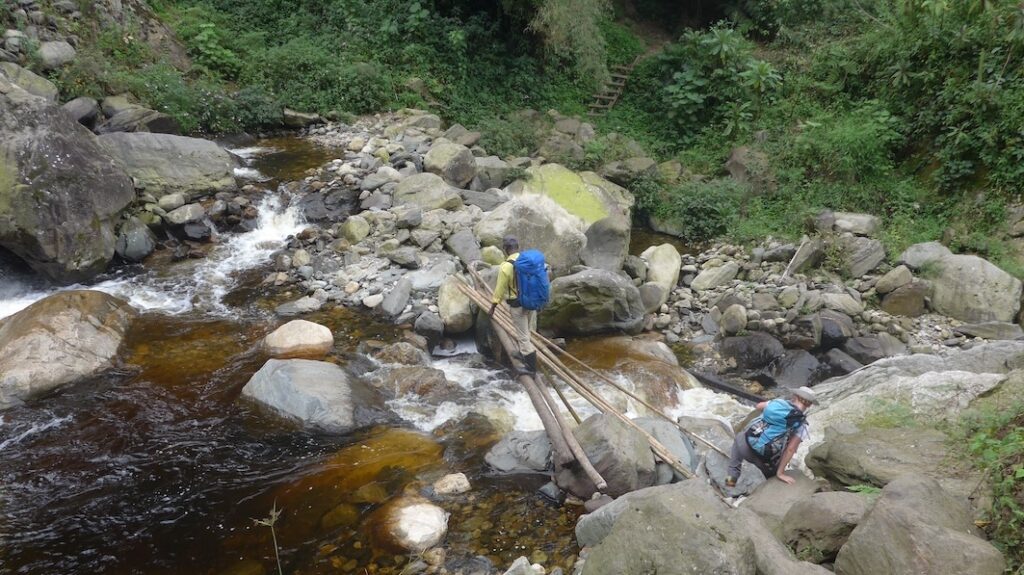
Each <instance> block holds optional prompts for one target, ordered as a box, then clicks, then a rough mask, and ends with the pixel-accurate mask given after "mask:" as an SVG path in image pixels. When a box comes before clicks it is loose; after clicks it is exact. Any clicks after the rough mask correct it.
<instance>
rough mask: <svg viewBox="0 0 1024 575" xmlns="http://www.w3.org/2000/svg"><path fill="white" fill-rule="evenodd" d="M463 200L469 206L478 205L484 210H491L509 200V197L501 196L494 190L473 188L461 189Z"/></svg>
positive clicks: (460, 193)
mask: <svg viewBox="0 0 1024 575" xmlns="http://www.w3.org/2000/svg"><path fill="white" fill-rule="evenodd" d="M459 195H461V196H462V201H463V202H465V204H466V205H468V206H476V207H478V208H480V211H482V212H491V211H494V209H495V208H497V207H498V206H500V205H501V204H504V203H505V202H507V201H508V199H507V198H505V197H502V196H499V195H498V194H497V193H496V192H495V191H494V190H487V191H485V192H474V191H472V190H459Z"/></svg>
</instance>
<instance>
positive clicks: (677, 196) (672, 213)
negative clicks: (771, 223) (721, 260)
mask: <svg viewBox="0 0 1024 575" xmlns="http://www.w3.org/2000/svg"><path fill="white" fill-rule="evenodd" d="M631 189H632V190H633V191H634V193H636V194H637V195H638V204H639V205H640V206H643V207H641V208H640V209H641V210H643V211H645V212H647V213H651V214H653V215H656V216H658V217H660V218H663V219H665V220H667V221H669V222H671V223H673V224H676V225H678V227H679V229H680V231H681V235H680V237H681V238H682V239H683V240H684V241H686V242H691V243H700V242H705V241H708V240H711V239H714V238H718V237H721V236H724V235H726V234H727V233H728V232H729V231H730V229H731V228H732V227H733V225H734V224H735V222H736V220H737V219H738V218H739V215H740V209H741V205H742V202H743V198H744V197H745V196H746V193H747V190H746V189H745V188H744V187H743V186H740V185H739V184H737V183H736V182H734V181H733V180H729V179H719V180H711V181H707V182H700V181H689V182H685V183H683V184H680V185H677V186H675V187H665V186H659V185H657V184H656V183H654V182H652V181H650V180H648V181H642V182H639V183H634V185H633V186H632V187H631Z"/></svg>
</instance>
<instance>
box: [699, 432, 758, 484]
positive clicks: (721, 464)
mask: <svg viewBox="0 0 1024 575" xmlns="http://www.w3.org/2000/svg"><path fill="white" fill-rule="evenodd" d="M729 431H730V432H731V431H732V430H731V429H730V430H729ZM719 447H721V448H722V449H724V450H725V452H726V453H729V452H730V451H731V449H732V438H731V437H730V438H729V440H728V441H727V442H725V445H720V446H719ZM704 457H705V459H704V471H705V473H706V475H707V477H708V479H710V480H711V482H712V483H714V484H715V486H717V487H718V488H719V489H720V490H722V492H723V493H725V494H726V495H727V496H729V497H739V496H740V495H746V494H748V493H751V492H752V491H754V489H756V488H757V486H758V485H761V484H762V483H764V482H765V477H764V474H763V473H761V470H760V469H758V468H757V467H756V466H755V465H754V464H753V463H750V462H749V461H744V462H743V465H742V466H741V467H740V477H739V480H738V481H737V482H736V485H734V486H732V487H729V486H727V485H726V484H725V479H726V476H728V475H729V458H728V457H725V456H723V455H721V454H720V453H718V452H717V451H709V452H708V453H707V454H705V456H704Z"/></svg>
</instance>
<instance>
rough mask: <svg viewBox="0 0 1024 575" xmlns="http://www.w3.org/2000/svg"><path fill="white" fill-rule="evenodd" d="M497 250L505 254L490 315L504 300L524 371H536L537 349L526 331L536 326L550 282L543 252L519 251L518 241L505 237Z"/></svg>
mask: <svg viewBox="0 0 1024 575" xmlns="http://www.w3.org/2000/svg"><path fill="white" fill-rule="evenodd" d="M501 249H502V250H503V251H504V252H505V254H506V255H507V258H506V259H505V261H504V262H502V263H501V266H500V267H499V268H498V285H497V286H495V288H494V299H492V300H491V310H490V315H492V316H493V315H494V310H495V308H497V307H498V304H500V303H501V302H503V301H505V300H506V299H507V300H508V305H509V307H510V308H511V310H512V323H513V324H514V325H515V328H516V342H517V344H518V346H519V354H520V356H521V357H522V361H523V364H524V365H525V368H526V373H528V374H533V373H537V349H536V348H535V347H533V343H532V342H531V341H530V332H531V331H533V330H534V329H536V328H537V310H539V309H541V308H542V307H544V306H545V305H546V304H547V303H548V297H549V292H550V284H549V283H548V270H547V264H546V263H545V262H544V254H542V253H540V252H539V251H537V250H527V251H525V252H523V253H522V254H520V253H519V240H517V239H516V238H514V237H511V236H510V237H506V238H504V239H503V240H502V243H501Z"/></svg>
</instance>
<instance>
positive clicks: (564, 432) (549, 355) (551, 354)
mask: <svg viewBox="0 0 1024 575" xmlns="http://www.w3.org/2000/svg"><path fill="white" fill-rule="evenodd" d="M470 274H471V276H472V278H473V283H472V284H471V283H470V282H469V281H467V280H465V279H463V281H462V282H460V283H459V284H458V285H459V290H460V291H461V292H462V293H463V294H464V295H465V296H466V297H468V298H469V300H470V301H471V302H473V303H474V304H476V305H477V306H478V307H479V308H480V309H487V308H489V307H490V305H491V297H492V294H493V292H492V290H491V288H490V287H489V286H488V285H487V283H486V282H485V281H484V279H483V278H482V277H481V276H480V274H479V273H478V272H477V271H476V270H475V269H471V270H470ZM474 284H475V285H474ZM491 325H492V327H493V329H494V331H495V334H496V335H497V337H498V340H499V341H500V343H501V346H502V348H503V349H504V350H505V353H506V355H507V356H508V357H509V360H510V362H511V363H512V367H513V369H514V370H515V372H516V374H517V376H516V380H517V381H518V383H519V384H520V385H522V386H523V389H525V390H526V393H527V395H528V396H529V397H530V402H531V403H532V404H533V408H534V409H535V410H536V411H537V414H538V415H539V416H540V420H541V423H542V424H543V426H544V431H545V433H546V434H547V436H548V439H550V441H551V447H552V460H553V463H554V466H555V473H556V474H557V473H558V472H560V471H561V470H562V469H564V468H566V467H570V466H577V468H578V469H579V470H581V471H582V472H583V473H584V475H586V477H587V478H588V479H590V481H591V482H592V483H593V484H594V486H595V487H596V488H597V490H598V491H602V492H603V491H604V490H605V489H606V488H607V487H608V484H607V482H606V481H605V480H604V478H603V477H601V474H600V473H599V472H598V471H597V469H595V468H594V465H593V463H592V462H591V461H590V459H589V458H588V457H587V454H586V452H585V451H584V450H583V447H582V446H581V445H580V444H579V442H578V441H577V440H576V436H575V435H573V433H572V429H571V428H570V427H569V423H568V422H567V421H566V419H565V417H564V416H563V415H562V411H561V409H560V408H559V405H558V403H557V402H556V400H555V398H554V396H552V394H551V393H550V390H554V392H555V395H557V396H558V398H559V399H560V400H561V402H562V405H564V406H565V408H566V411H567V412H568V413H569V415H570V416H571V417H572V419H573V420H574V422H575V423H576V424H579V423H580V417H579V415H578V414H577V413H576V410H575V409H573V407H572V405H571V404H570V403H569V400H568V398H567V397H566V395H565V393H564V392H563V391H562V390H561V389H559V388H558V387H557V386H556V385H555V378H557V379H559V380H561V381H562V382H564V383H565V385H566V386H568V387H569V388H570V389H571V390H573V391H574V392H576V394H578V395H579V396H580V397H582V398H583V399H585V400H586V401H587V402H589V403H590V404H591V405H593V406H594V407H595V408H596V409H597V410H598V411H600V412H601V413H603V414H605V415H608V416H611V417H614V418H616V419H618V420H619V421H621V422H622V423H623V424H624V425H626V426H627V427H629V428H632V429H634V430H636V431H637V432H638V433H640V435H641V436H643V438H644V439H645V440H646V441H647V443H648V444H649V445H650V446H651V450H652V451H653V452H654V454H655V455H657V456H658V458H659V459H661V460H662V461H664V462H665V463H667V464H668V465H669V466H670V467H671V468H672V469H673V470H675V471H676V472H677V473H679V475H681V476H682V477H685V478H687V479H692V478H694V477H696V476H695V474H694V473H693V471H691V470H690V468H689V467H688V466H687V465H686V464H684V463H683V462H682V461H681V460H680V459H679V458H678V457H676V455H675V454H674V453H672V452H671V451H670V450H669V449H668V448H667V447H665V445H664V444H662V443H661V442H660V441H658V440H657V439H656V438H655V437H654V436H653V435H651V434H650V433H648V432H647V431H646V430H644V429H643V428H641V427H640V426H638V425H637V424H636V423H635V422H634V421H633V420H632V419H630V418H629V417H627V416H626V415H625V414H623V413H622V412H621V411H619V410H617V409H616V408H615V407H614V406H613V405H612V404H611V403H610V402H609V401H608V400H606V399H605V398H604V397H602V396H601V395H600V394H599V393H598V392H597V391H596V390H595V389H594V388H593V387H592V386H590V385H588V384H587V383H586V382H584V381H583V379H582V378H581V377H580V376H579V375H578V374H577V373H576V372H575V371H573V369H572V368H570V367H569V366H567V365H566V364H565V362H563V361H562V358H565V360H566V361H569V362H571V363H572V364H573V365H575V366H578V367H580V368H582V369H583V370H585V371H586V372H588V373H590V374H592V375H594V376H596V377H597V378H598V379H599V380H601V381H602V382H604V383H606V384H608V385H610V386H611V387H612V388H613V389H615V390H617V391H619V392H621V393H623V394H624V395H626V396H627V397H629V398H630V399H632V400H634V401H636V402H637V403H639V404H640V405H643V406H644V407H645V408H647V409H648V410H649V411H650V412H651V413H652V414H654V415H655V416H657V417H659V418H660V419H663V420H665V421H667V422H669V423H671V424H672V425H673V426H675V427H676V428H677V429H679V430H680V431H681V432H682V433H684V434H686V435H687V436H688V437H691V438H692V439H693V440H694V441H697V442H699V443H701V444H703V445H705V446H707V447H708V448H710V449H712V450H714V451H716V452H718V453H720V454H721V455H723V456H724V457H726V458H728V457H729V455H728V454H726V453H725V451H723V450H722V449H721V448H719V447H718V446H716V445H714V444H713V443H711V442H710V441H707V440H705V439H703V438H702V437H700V436H698V435H697V434H695V433H693V432H691V431H688V430H687V429H685V428H684V427H682V426H681V425H679V423H678V422H676V421H675V420H674V419H672V418H671V417H669V416H668V415H666V414H665V413H664V412H662V411H661V410H660V409H658V408H656V407H655V406H653V405H651V404H650V403H649V402H648V401H646V400H645V399H643V398H642V397H640V396H638V395H637V394H635V393H633V392H632V391H630V390H629V389H627V388H625V387H623V386H622V385H620V384H619V383H617V382H615V381H614V380H612V379H611V378H609V377H607V376H606V375H604V374H602V373H600V372H598V371H596V370H594V369H593V368H591V367H590V366H588V365H587V364H585V363H584V362H583V361H581V360H580V359H578V358H576V357H575V356H573V355H572V354H570V353H569V352H567V351H565V350H564V349H562V348H560V347H558V346H557V345H555V344H554V343H553V342H552V341H551V340H549V339H547V338H546V337H544V336H542V335H540V334H539V333H537V332H536V331H533V332H531V339H532V342H533V344H534V346H535V347H536V348H537V367H538V370H537V373H536V374H529V373H526V372H525V370H524V369H523V367H524V366H523V365H522V362H521V359H520V358H519V354H518V353H517V345H516V343H515V342H516V339H515V335H514V334H515V331H516V330H515V327H514V324H513V323H512V316H511V312H510V311H509V309H508V306H507V305H506V304H502V305H500V306H498V307H497V308H496V309H495V312H494V315H493V316H492V317H491ZM541 368H543V369H544V370H546V371H547V372H548V373H550V374H551V375H553V376H555V377H544V376H542V375H541ZM549 388H550V389H549Z"/></svg>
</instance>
